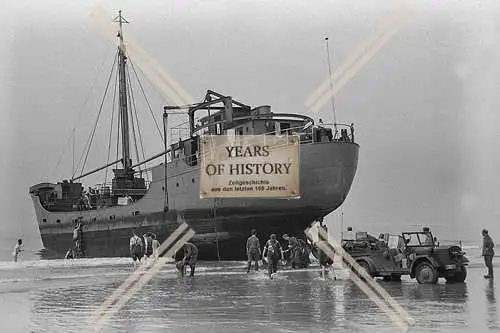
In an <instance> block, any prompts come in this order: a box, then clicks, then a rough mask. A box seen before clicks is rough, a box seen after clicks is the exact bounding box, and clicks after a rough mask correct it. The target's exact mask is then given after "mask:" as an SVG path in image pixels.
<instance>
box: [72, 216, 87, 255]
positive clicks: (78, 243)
mask: <svg viewBox="0 0 500 333" xmlns="http://www.w3.org/2000/svg"><path fill="white" fill-rule="evenodd" d="M82 227H83V226H82V223H81V222H77V223H76V224H75V228H74V229H73V241H75V251H74V252H76V253H75V256H77V257H78V258H80V257H83V256H84V255H85V254H84V246H83V228H82Z"/></svg>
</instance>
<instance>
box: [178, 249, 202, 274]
mask: <svg viewBox="0 0 500 333" xmlns="http://www.w3.org/2000/svg"><path fill="white" fill-rule="evenodd" d="M182 248H183V250H184V258H183V259H182V260H181V261H180V262H178V263H177V268H178V269H179V270H180V272H181V276H184V272H185V270H186V266H188V265H189V267H190V268H191V273H190V274H189V276H194V270H195V268H196V262H197V261H198V248H197V247H196V245H194V244H193V243H189V242H187V243H185V244H184V245H183V246H182Z"/></svg>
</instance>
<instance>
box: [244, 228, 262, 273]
mask: <svg viewBox="0 0 500 333" xmlns="http://www.w3.org/2000/svg"><path fill="white" fill-rule="evenodd" d="M247 258H248V263H247V273H249V272H250V267H251V266H252V261H254V262H255V271H258V270H259V260H260V241H259V238H257V230H255V229H252V232H251V236H250V237H248V239H247Z"/></svg>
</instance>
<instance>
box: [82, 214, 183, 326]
mask: <svg viewBox="0 0 500 333" xmlns="http://www.w3.org/2000/svg"><path fill="white" fill-rule="evenodd" d="M188 227H189V226H188V225H187V224H186V223H183V224H181V225H180V226H179V227H178V228H177V229H176V230H175V231H174V232H173V233H172V234H170V236H169V237H168V238H167V239H166V240H165V241H164V242H163V243H162V244H161V245H160V246H159V247H158V253H159V254H160V255H161V254H162V253H163V252H164V251H165V250H166V249H167V248H168V247H169V246H170V245H171V244H172V243H173V242H174V241H175V240H176V239H177V237H179V236H180V235H181V234H182V233H183V232H184V231H186V230H187V229H188ZM148 268H149V267H148V265H146V264H143V265H140V266H139V267H138V268H137V269H136V270H135V271H134V272H133V273H132V274H130V275H129V277H128V278H127V279H126V280H125V281H124V282H123V283H122V284H121V285H120V286H119V287H118V288H117V289H116V290H115V291H114V292H113V294H111V295H110V296H109V297H108V298H107V299H106V301H104V302H103V303H102V304H101V306H100V308H99V309H97V310H96V311H94V313H93V315H92V316H91V317H90V318H89V322H93V321H94V320H96V317H97V316H98V315H99V313H100V312H101V311H103V310H104V309H105V308H106V307H108V306H110V305H111V304H112V303H113V302H114V301H116V299H117V298H118V297H120V296H121V294H122V293H123V292H125V291H126V290H127V289H128V288H129V287H130V285H131V284H132V283H134V282H135V281H136V280H137V277H138V276H140V275H141V274H142V273H144V272H145V271H146V270H147V269H148Z"/></svg>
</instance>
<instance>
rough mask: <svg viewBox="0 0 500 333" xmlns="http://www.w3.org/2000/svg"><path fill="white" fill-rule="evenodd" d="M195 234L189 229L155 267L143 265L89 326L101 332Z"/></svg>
mask: <svg viewBox="0 0 500 333" xmlns="http://www.w3.org/2000/svg"><path fill="white" fill-rule="evenodd" d="M186 226H187V225H186V224H185V223H183V224H182V225H181V226H180V227H179V228H177V230H176V231H175V232H174V233H172V234H171V235H170V237H168V238H167V240H166V241H165V242H163V243H162V245H161V246H160V247H159V248H158V252H159V253H160V254H161V253H162V251H165V250H166V249H167V248H169V247H170V245H172V242H173V240H175V239H176V238H177V237H178V236H179V235H180V234H182V233H183V232H184V231H186ZM174 234H175V235H174ZM194 234H195V232H194V231H193V230H192V229H190V228H189V230H188V231H187V233H186V234H184V235H183V236H182V237H181V238H180V239H179V240H178V241H177V242H175V243H174V245H173V246H171V247H170V248H169V249H168V250H167V252H166V253H165V255H164V257H162V258H159V259H158V261H155V262H154V264H153V265H151V264H150V263H149V264H143V265H141V267H140V268H139V269H137V270H136V271H135V272H134V273H132V274H131V275H130V276H129V278H128V279H127V280H126V281H125V282H124V283H122V285H121V286H120V287H118V288H117V289H116V290H115V292H114V293H113V294H112V295H111V296H110V297H109V298H108V299H107V300H106V302H104V303H103V305H101V306H100V307H99V309H97V310H96V311H95V312H94V313H93V315H92V316H91V317H90V318H89V320H88V323H89V325H91V326H92V327H93V329H94V330H95V331H99V330H100V329H101V328H102V327H103V326H104V325H105V324H106V322H107V321H108V320H109V318H110V317H112V316H113V315H114V314H116V312H118V311H119V310H120V309H121V308H122V307H123V306H124V305H125V304H126V303H127V302H128V301H129V300H130V299H131V298H132V297H133V296H134V294H135V293H137V292H138V291H139V290H140V289H142V288H143V287H144V286H145V285H146V284H147V283H148V282H149V281H150V280H151V279H152V278H153V277H154V276H155V275H156V274H158V272H159V271H160V269H161V268H162V267H163V265H164V264H165V263H166V262H168V261H169V259H170V257H171V256H173V255H174V254H175V253H176V252H177V251H178V250H179V249H180V248H181V247H182V246H183V245H184V244H185V243H186V242H187V241H188V240H189V239H191V238H192V237H193V236H194ZM167 241H168V242H167ZM115 301H116V302H115ZM113 302H114V304H113ZM112 304H113V305H112Z"/></svg>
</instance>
